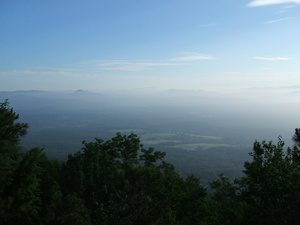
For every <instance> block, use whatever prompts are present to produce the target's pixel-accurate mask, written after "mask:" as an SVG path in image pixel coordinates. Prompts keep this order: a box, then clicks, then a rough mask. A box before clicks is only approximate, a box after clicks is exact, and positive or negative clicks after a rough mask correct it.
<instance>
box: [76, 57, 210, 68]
mask: <svg viewBox="0 0 300 225" xmlns="http://www.w3.org/2000/svg"><path fill="white" fill-rule="evenodd" d="M209 59H213V57H212V56H209V55H203V54H186V55H184V56H182V57H177V58H171V59H165V60H159V61H155V60H89V61H85V62H81V63H80V64H81V65H89V66H92V67H94V68H95V67H96V68H98V69H101V70H105V71H143V70H151V69H154V68H155V67H162V66H182V65H187V62H188V61H197V60H209ZM175 61H176V62H175Z"/></svg>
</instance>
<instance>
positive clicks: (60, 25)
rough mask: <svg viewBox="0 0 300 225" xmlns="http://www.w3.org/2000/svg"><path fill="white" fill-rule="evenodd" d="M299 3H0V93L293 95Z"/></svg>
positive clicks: (298, 72) (299, 53)
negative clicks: (276, 91)
mask: <svg viewBox="0 0 300 225" xmlns="http://www.w3.org/2000/svg"><path fill="white" fill-rule="evenodd" d="M299 40H300V0H186V1H183V0H86V1H82V0H72V1H71V0H44V1H40V0H27V1H23V0H14V1H11V0H0V91H14V90H48V91H59V90H77V89H83V90H93V91H99V92H101V91H104V90H131V89H149V90H152V89H153V90H154V89H159V90H163V89H193V90H219V91H222V90H224V91H226V90H231V89H246V88H253V87H256V88H264V87H267V88H280V87H290V86H300V44H299Z"/></svg>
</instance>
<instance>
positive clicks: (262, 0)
mask: <svg viewBox="0 0 300 225" xmlns="http://www.w3.org/2000/svg"><path fill="white" fill-rule="evenodd" d="M291 3H294V4H300V0H253V1H251V2H250V3H248V4H247V6H248V7H257V6H265V5H278V4H291Z"/></svg>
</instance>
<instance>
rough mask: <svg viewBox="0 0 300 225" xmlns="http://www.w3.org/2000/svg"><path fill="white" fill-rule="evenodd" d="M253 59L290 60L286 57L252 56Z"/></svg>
mask: <svg viewBox="0 0 300 225" xmlns="http://www.w3.org/2000/svg"><path fill="white" fill-rule="evenodd" d="M254 59H258V60H266V61H279V60H290V58H287V57H254Z"/></svg>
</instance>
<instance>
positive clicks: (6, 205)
mask: <svg viewBox="0 0 300 225" xmlns="http://www.w3.org/2000/svg"><path fill="white" fill-rule="evenodd" d="M27 131H28V124H27V123H25V122H20V121H19V115H18V114H17V112H15V111H14V109H12V108H11V107H10V105H9V103H8V101H5V102H3V103H0V224H72V225H75V224H111V225H117V224H120V225H121V224H122V225H131V224H132V225H133V224H137V225H140V224H153V225H154V224H157V225H158V224H174V225H175V224H176V225H177V224H178V225H185V224H189V225H190V224H200V225H210V224H212V225H214V224H220V225H221V224H222V225H223V224H224V225H226V224H228V225H229V224H230V225H232V224H246V225H247V224H249V225H250V224H264V225H265V224H278V225H279V224H299V221H300V214H299V210H300V149H299V148H300V130H299V129H295V133H294V136H293V137H292V140H293V146H292V147H285V143H284V141H283V140H282V138H281V137H279V138H278V141H277V143H274V142H272V141H270V142H267V141H261V142H259V141H255V142H254V143H253V145H252V146H253V147H252V151H251V152H250V155H249V160H247V161H245V163H244V169H243V172H242V175H241V176H239V177H236V179H230V178H228V177H227V176H224V175H222V174H220V175H219V177H218V178H217V179H214V180H212V181H210V183H209V187H206V186H205V187H204V186H203V184H202V183H201V178H199V177H198V176H195V175H193V174H190V175H185V176H182V174H180V173H179V172H178V170H176V167H175V166H174V165H173V164H171V163H170V160H166V159H167V155H166V153H165V152H162V151H157V150H155V149H154V148H152V147H144V146H143V144H142V143H141V140H140V138H139V137H138V136H137V135H136V134H135V133H131V134H121V133H120V132H117V133H116V134H115V136H113V137H111V138H109V139H107V140H105V141H104V140H102V139H99V138H96V139H95V140H94V141H83V143H82V144H83V147H82V149H81V150H80V151H77V152H76V153H72V154H69V155H68V157H67V158H66V159H65V160H58V159H53V158H51V159H50V158H48V155H47V154H45V150H46V149H45V150H44V149H42V148H39V147H33V148H31V149H30V150H28V151H24V147H23V146H22V145H21V138H22V137H24V136H25V135H26V134H27ZM171 136H172V135H171ZM173 137H174V136H173ZM168 138H170V135H169V136H168ZM186 138H187V139H188V138H189V136H187V137H186ZM200 138H206V139H207V138H208V139H209V138H212V139H214V144H216V143H217V141H218V140H216V138H215V137H205V136H201V137H200ZM169 141H170V140H169ZM79 142H80V140H79ZM162 143H164V144H165V145H168V147H172V145H170V143H169V142H161V141H160V144H162ZM148 144H151V143H148ZM171 144H172V143H171ZM219 144H220V145H218V146H217V147H218V148H224V149H225V151H226V146H223V145H222V143H221V142H220V143H219ZM182 147H187V145H186V144H182ZM188 147H195V146H194V145H189V146H188ZM197 147H199V146H196V148H197ZM200 147H202V148H205V147H206V146H204V145H203V146H200ZM227 147H228V146H227Z"/></svg>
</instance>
